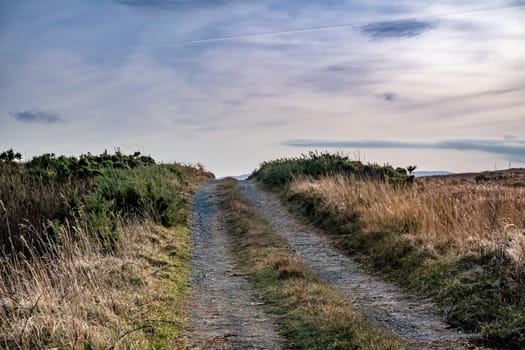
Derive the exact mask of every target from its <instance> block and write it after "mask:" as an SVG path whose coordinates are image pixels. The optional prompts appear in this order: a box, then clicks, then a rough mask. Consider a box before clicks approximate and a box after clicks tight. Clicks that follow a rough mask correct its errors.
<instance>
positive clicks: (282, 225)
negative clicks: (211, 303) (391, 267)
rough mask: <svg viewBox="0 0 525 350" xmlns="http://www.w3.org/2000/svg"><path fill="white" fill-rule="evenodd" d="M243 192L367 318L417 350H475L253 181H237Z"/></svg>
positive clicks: (424, 306)
mask: <svg viewBox="0 0 525 350" xmlns="http://www.w3.org/2000/svg"><path fill="white" fill-rule="evenodd" d="M239 187H240V189H241V191H242V193H243V194H244V195H245V196H246V198H247V199H248V200H249V201H250V202H252V203H253V204H254V207H255V208H256V210H257V211H258V214H259V215H260V216H262V217H263V218H264V219H265V220H267V221H268V222H269V223H270V224H271V226H272V228H273V229H274V230H275V231H277V232H278V233H280V234H282V235H283V236H284V237H285V238H286V239H287V240H288V242H289V244H290V245H291V246H292V248H293V249H294V250H295V251H296V253H297V255H298V256H299V257H301V258H302V259H304V260H305V261H306V262H307V264H308V265H309V266H310V268H312V270H314V271H315V272H316V273H317V274H318V275H319V276H320V277H321V278H323V279H324V280H325V281H326V282H328V283H330V284H332V285H334V286H335V287H336V288H338V289H340V290H341V291H342V292H343V293H344V294H345V295H346V297H347V298H349V300H351V301H352V303H353V304H354V305H355V307H356V308H357V309H358V310H359V311H360V312H362V313H363V314H364V315H366V316H368V317H369V318H371V319H372V320H374V321H376V322H377V323H379V324H381V325H383V326H385V327H386V328H388V329H391V330H392V331H394V332H395V333H397V334H398V335H400V336H402V337H403V338H405V339H406V340H407V341H408V342H409V343H410V344H411V345H412V346H414V347H415V348H417V349H462V348H475V347H474V346H472V345H470V344H469V336H468V335H467V334H465V333H462V332H459V331H457V330H453V329H450V328H449V327H448V325H447V324H446V323H445V322H444V321H442V320H441V318H440V317H439V316H437V315H436V314H435V313H434V311H433V306H432V304H431V303H429V302H426V301H422V300H416V299H413V298H409V297H407V296H406V295H405V294H404V293H403V292H402V291H400V290H399V289H398V288H396V287H394V286H393V285H391V284H388V283H385V282H383V281H381V280H380V279H378V278H376V277H374V276H371V275H369V274H368V273H366V272H364V270H362V269H361V268H360V267H358V266H357V265H356V264H355V263H354V262H353V261H352V260H351V259H350V258H348V257H347V256H345V255H344V254H342V253H341V252H339V251H338V250H337V249H335V248H334V247H333V246H332V245H331V244H330V241H329V239H328V238H326V237H325V236H323V235H322V234H321V233H319V232H318V231H317V230H315V229H313V228H311V227H307V226H305V225H303V224H299V223H298V222H297V221H295V220H294V219H293V218H292V217H291V216H290V215H289V214H288V212H287V210H286V209H285V208H284V207H283V205H282V204H281V203H280V202H279V200H278V199H277V198H275V197H274V196H273V195H272V194H269V193H267V192H264V191H261V190H259V189H258V188H257V187H256V185H255V184H254V183H253V182H251V181H243V182H239Z"/></svg>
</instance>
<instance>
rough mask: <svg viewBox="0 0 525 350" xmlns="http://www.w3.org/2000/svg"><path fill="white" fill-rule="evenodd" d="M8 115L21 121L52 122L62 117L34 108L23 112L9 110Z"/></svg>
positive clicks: (56, 121) (60, 120)
mask: <svg viewBox="0 0 525 350" xmlns="http://www.w3.org/2000/svg"><path fill="white" fill-rule="evenodd" d="M9 115H10V116H11V117H13V118H14V119H16V120H18V121H20V122H23V123H44V124H54V123H58V122H62V121H63V119H62V118H61V117H60V116H59V115H58V114H56V113H52V112H45V111H39V110H35V109H33V110H27V111H23V112H10V113H9Z"/></svg>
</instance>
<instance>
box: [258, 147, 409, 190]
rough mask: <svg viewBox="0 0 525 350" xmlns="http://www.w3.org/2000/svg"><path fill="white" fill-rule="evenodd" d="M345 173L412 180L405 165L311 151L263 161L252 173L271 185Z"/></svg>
mask: <svg viewBox="0 0 525 350" xmlns="http://www.w3.org/2000/svg"><path fill="white" fill-rule="evenodd" d="M334 174H343V175H346V176H349V177H361V178H371V179H377V180H383V181H388V182H391V183H393V184H407V183H411V182H412V181H413V178H414V177H413V175H408V174H407V170H406V169H404V168H393V167H392V166H390V165H383V166H381V165H378V164H363V163H361V162H360V161H354V160H350V159H349V158H348V157H346V156H343V155H340V154H331V153H319V152H309V153H308V154H303V155H301V156H300V157H295V158H282V159H277V160H273V161H268V162H263V163H261V164H260V166H259V168H257V169H256V170H255V171H254V172H253V173H252V175H251V178H255V179H257V180H258V181H261V182H262V183H263V184H265V185H267V186H271V187H275V186H283V185H286V184H288V183H289V182H291V181H292V180H293V179H294V178H295V177H298V176H309V177H313V178H319V177H322V176H327V175H334Z"/></svg>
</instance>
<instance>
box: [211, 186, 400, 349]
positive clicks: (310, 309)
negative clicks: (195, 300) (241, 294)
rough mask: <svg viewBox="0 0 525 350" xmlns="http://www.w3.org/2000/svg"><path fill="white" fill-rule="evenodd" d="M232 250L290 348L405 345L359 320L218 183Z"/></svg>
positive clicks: (232, 188)
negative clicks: (278, 325)
mask: <svg viewBox="0 0 525 350" xmlns="http://www.w3.org/2000/svg"><path fill="white" fill-rule="evenodd" d="M221 194H222V203H221V205H222V208H224V210H225V212H226V214H227V217H228V224H229V232H230V234H231V238H232V239H231V242H232V249H233V252H234V255H235V257H236V259H237V261H238V263H239V266H241V267H242V268H244V269H245V272H246V273H248V274H249V280H250V281H251V282H252V283H253V284H254V286H255V287H256V288H257V289H258V290H260V291H262V292H263V295H264V296H263V299H264V302H265V304H266V307H267V309H268V311H269V312H270V313H271V314H273V315H276V317H277V320H278V322H279V324H280V326H281V330H282V333H283V335H284V336H285V338H286V341H287V343H286V347H287V348H289V349H403V348H406V345H405V344H403V343H402V342H401V341H400V340H399V339H397V338H396V337H395V336H394V335H392V334H390V333H388V332H387V331H385V330H382V329H380V328H379V327H377V325H373V324H371V323H369V322H368V321H366V320H364V319H363V318H361V317H360V316H359V315H358V314H357V313H356V311H355V310H354V309H353V308H352V306H351V305H349V304H348V303H347V302H346V301H345V300H344V298H343V296H342V295H341V294H340V292H339V291H337V290H336V289H335V288H332V287H330V286H328V285H326V284H325V283H323V282H322V281H320V280H319V279H318V278H317V277H316V276H315V274H314V273H313V272H312V271H310V270H309V269H308V268H307V267H306V266H305V264H304V262H303V261H301V260H300V259H299V258H298V257H296V256H295V255H294V253H293V252H292V251H291V249H290V248H289V246H288V245H287V243H286V241H285V240H284V238H283V237H281V236H280V235H278V234H276V233H275V232H273V231H272V229H271V228H270V227H269V225H268V224H267V223H266V222H264V221H263V220H262V219H261V218H259V217H257V216H256V214H255V213H254V211H253V208H251V207H250V205H249V204H248V203H247V202H246V200H245V199H243V198H242V196H241V195H240V193H239V192H238V190H237V189H236V181H235V180H233V179H226V180H224V181H223V182H222V184H221Z"/></svg>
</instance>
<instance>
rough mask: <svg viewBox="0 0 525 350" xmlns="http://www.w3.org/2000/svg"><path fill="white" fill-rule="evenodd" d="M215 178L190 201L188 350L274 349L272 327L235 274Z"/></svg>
mask: <svg viewBox="0 0 525 350" xmlns="http://www.w3.org/2000/svg"><path fill="white" fill-rule="evenodd" d="M216 187H217V182H216V181H213V182H210V183H208V184H206V185H204V186H202V187H201V188H200V189H199V190H198V191H197V193H196V195H195V199H194V205H193V225H192V240H193V258H192V262H191V268H192V272H191V283H192V308H191V311H190V316H191V318H192V324H191V328H190V329H188V330H187V332H186V337H187V339H188V342H189V347H190V348H191V349H280V348H281V346H280V343H281V338H280V336H279V335H278V333H277V331H276V327H275V326H274V325H273V323H272V322H271V321H270V319H269V318H268V317H267V315H266V314H265V313H264V311H263V310H262V307H261V306H260V305H259V303H258V302H257V297H256V294H255V293H254V292H253V290H252V289H251V287H250V285H249V283H248V281H247V280H246V279H245V277H243V276H240V275H238V274H236V273H235V268H234V266H233V265H232V262H231V257H230V254H229V252H228V244H227V238H226V236H225V232H224V229H223V227H222V225H221V219H220V216H219V215H220V213H219V212H218V211H217V209H216V207H215V205H214V203H213V197H214V196H215V195H216V191H217V188H216Z"/></svg>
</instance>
